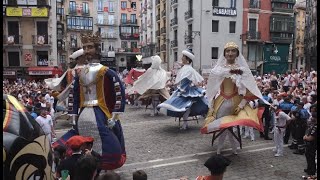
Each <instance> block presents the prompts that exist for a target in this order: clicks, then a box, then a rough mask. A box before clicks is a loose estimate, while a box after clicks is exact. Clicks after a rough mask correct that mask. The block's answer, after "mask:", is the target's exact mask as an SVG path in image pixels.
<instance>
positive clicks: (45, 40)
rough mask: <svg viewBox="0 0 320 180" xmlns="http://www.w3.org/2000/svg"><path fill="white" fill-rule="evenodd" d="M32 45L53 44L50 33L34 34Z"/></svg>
mask: <svg viewBox="0 0 320 180" xmlns="http://www.w3.org/2000/svg"><path fill="white" fill-rule="evenodd" d="M32 45H34V46H51V36H50V35H32Z"/></svg>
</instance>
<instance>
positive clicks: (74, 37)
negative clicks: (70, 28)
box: [70, 34, 78, 48]
mask: <svg viewBox="0 0 320 180" xmlns="http://www.w3.org/2000/svg"><path fill="white" fill-rule="evenodd" d="M70 41H71V48H76V47H78V43H77V35H75V34H71V35H70Z"/></svg>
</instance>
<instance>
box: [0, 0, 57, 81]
mask: <svg viewBox="0 0 320 180" xmlns="http://www.w3.org/2000/svg"><path fill="white" fill-rule="evenodd" d="M52 9H54V10H52ZM55 9H56V8H55V5H52V3H51V1H50V0H41V1H40V0H4V1H3V17H4V18H3V30H4V31H3V65H4V71H3V75H4V78H9V79H15V78H17V77H19V78H25V79H40V78H43V77H52V76H55V75H59V74H61V73H62V71H61V70H60V69H59V68H58V67H57V66H58V62H57V47H56V42H54V41H53V39H55V38H56V37H55V34H56V30H55V24H54V23H52V22H54V21H56V18H55V16H51V14H53V13H54V14H55Z"/></svg>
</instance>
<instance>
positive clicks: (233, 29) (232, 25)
mask: <svg viewBox="0 0 320 180" xmlns="http://www.w3.org/2000/svg"><path fill="white" fill-rule="evenodd" d="M229 33H236V21H230V22H229Z"/></svg>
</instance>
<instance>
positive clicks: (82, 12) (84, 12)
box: [81, 10, 90, 16]
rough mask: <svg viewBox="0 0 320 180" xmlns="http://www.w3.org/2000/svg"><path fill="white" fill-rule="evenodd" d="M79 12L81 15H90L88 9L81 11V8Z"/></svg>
mask: <svg viewBox="0 0 320 180" xmlns="http://www.w3.org/2000/svg"><path fill="white" fill-rule="evenodd" d="M81 14H82V15H83V16H90V11H89V10H88V11H83V10H81Z"/></svg>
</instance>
